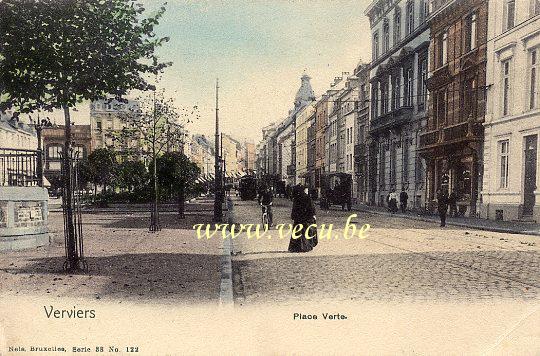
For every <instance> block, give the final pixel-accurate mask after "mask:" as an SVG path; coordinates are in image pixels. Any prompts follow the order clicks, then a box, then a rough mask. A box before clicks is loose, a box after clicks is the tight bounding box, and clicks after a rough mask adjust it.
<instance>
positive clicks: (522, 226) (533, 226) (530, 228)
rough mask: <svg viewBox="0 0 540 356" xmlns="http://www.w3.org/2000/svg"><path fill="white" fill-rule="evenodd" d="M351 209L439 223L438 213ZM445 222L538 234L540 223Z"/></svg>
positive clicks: (360, 206) (364, 207)
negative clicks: (425, 213) (421, 213)
mask: <svg viewBox="0 0 540 356" xmlns="http://www.w3.org/2000/svg"><path fill="white" fill-rule="evenodd" d="M353 210H356V211H362V212H366V213H372V214H378V215H384V216H396V217H403V218H406V219H411V220H418V221H425V222H433V223H437V224H438V223H440V220H439V216H438V215H420V214H418V213H416V212H413V211H407V212H406V213H405V214H403V213H401V212H398V213H395V214H392V213H390V212H389V211H388V209H387V208H386V207H381V206H369V205H365V204H355V205H353ZM446 224H447V225H450V226H459V227H465V228H470V229H477V230H483V231H493V232H502V233H508V234H524V235H533V236H540V224H537V223H526V222H519V221H495V220H487V219H480V218H469V217H455V218H454V217H448V216H447V218H446Z"/></svg>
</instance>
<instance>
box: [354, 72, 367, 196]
mask: <svg viewBox="0 0 540 356" xmlns="http://www.w3.org/2000/svg"><path fill="white" fill-rule="evenodd" d="M354 75H355V76H356V77H357V78H358V100H357V105H356V111H357V115H356V125H355V134H354V177H353V188H354V189H353V201H354V202H356V203H364V204H367V203H369V200H368V194H367V192H368V185H367V183H368V165H367V163H368V155H367V153H368V150H367V148H368V147H369V142H368V139H369V135H368V130H369V64H364V63H362V62H360V63H359V64H358V65H357V66H356V68H355V70H354Z"/></svg>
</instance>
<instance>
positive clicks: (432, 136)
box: [420, 130, 440, 147]
mask: <svg viewBox="0 0 540 356" xmlns="http://www.w3.org/2000/svg"><path fill="white" fill-rule="evenodd" d="M439 134H440V131H439V130H434V131H429V132H426V133H423V134H421V135H420V147H426V146H431V145H434V144H436V143H437V142H439Z"/></svg>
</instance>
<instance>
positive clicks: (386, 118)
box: [371, 106, 413, 131]
mask: <svg viewBox="0 0 540 356" xmlns="http://www.w3.org/2000/svg"><path fill="white" fill-rule="evenodd" d="M412 113H413V108H412V106H402V107H400V108H397V109H394V110H392V111H390V112H388V113H386V114H383V115H381V116H379V117H377V118H375V119H373V120H372V121H371V131H379V130H382V129H386V128H389V127H394V126H400V125H403V124H405V123H407V122H409V121H410V119H411V117H412Z"/></svg>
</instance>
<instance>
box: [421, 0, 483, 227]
mask: <svg viewBox="0 0 540 356" xmlns="http://www.w3.org/2000/svg"><path fill="white" fill-rule="evenodd" d="M487 10H488V5H487V1H483V0H475V1H464V0H447V1H443V0H439V1H434V2H433V8H432V13H431V15H430V16H429V26H430V30H431V51H430V58H429V60H430V68H431V72H432V75H431V76H430V78H429V80H428V87H429V91H430V97H429V120H428V123H427V126H426V127H425V131H424V132H423V133H422V135H421V138H420V152H421V153H422V155H423V156H424V158H425V159H426V163H427V171H428V174H427V201H428V204H429V205H431V206H432V207H434V205H435V199H436V196H437V191H438V190H439V189H440V190H445V191H448V192H449V194H450V193H451V192H454V193H455V194H456V196H457V199H458V206H459V211H460V213H461V214H464V215H467V216H476V213H477V204H478V203H479V201H478V192H479V190H480V187H481V183H482V170H481V167H482V156H483V154H482V142H483V137H484V135H483V128H482V123H483V122H484V115H485V85H486V72H485V71H486V53H487V52H486V46H487V43H486V41H487V16H488V13H487Z"/></svg>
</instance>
